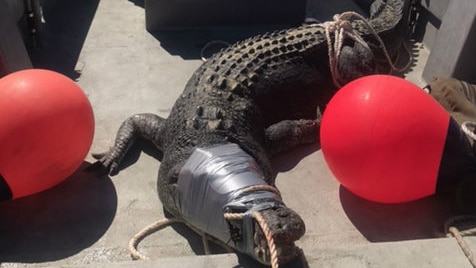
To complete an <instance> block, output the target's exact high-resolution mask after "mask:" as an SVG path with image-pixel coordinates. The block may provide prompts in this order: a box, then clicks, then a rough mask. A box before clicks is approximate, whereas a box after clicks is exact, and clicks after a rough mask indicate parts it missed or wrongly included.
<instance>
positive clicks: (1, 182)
mask: <svg viewBox="0 0 476 268" xmlns="http://www.w3.org/2000/svg"><path fill="white" fill-rule="evenodd" d="M12 197H13V195H12V191H11V190H10V187H9V186H8V184H7V181H6V180H5V178H4V177H3V176H2V174H0V201H6V200H10V199H12Z"/></svg>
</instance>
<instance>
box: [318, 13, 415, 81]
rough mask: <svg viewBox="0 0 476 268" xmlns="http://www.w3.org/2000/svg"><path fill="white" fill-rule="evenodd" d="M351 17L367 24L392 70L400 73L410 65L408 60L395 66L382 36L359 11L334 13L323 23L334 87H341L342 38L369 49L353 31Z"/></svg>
mask: <svg viewBox="0 0 476 268" xmlns="http://www.w3.org/2000/svg"><path fill="white" fill-rule="evenodd" d="M352 17H355V18H357V19H360V20H362V22H363V23H364V24H365V26H367V28H368V29H369V30H370V32H371V34H372V35H373V36H374V37H375V39H377V42H378V43H379V45H380V47H381V48H382V50H383V53H384V55H385V58H386V59H387V61H388V63H389V65H390V68H391V70H392V71H395V72H399V73H400V72H403V71H404V70H406V69H407V68H408V67H409V66H410V64H411V63H412V61H411V60H409V61H408V63H407V64H406V65H405V66H404V67H402V68H398V67H396V66H395V63H394V62H393V61H392V59H391V57H390V55H389V54H388V51H387V48H386V47H385V43H384V42H383V40H382V38H380V36H379V35H378V33H377V32H376V31H375V29H374V28H373V27H372V25H370V23H369V22H368V20H367V19H366V18H364V17H363V16H362V15H360V14H359V13H356V12H353V11H348V12H344V13H341V14H337V15H334V17H333V19H334V20H333V21H328V22H324V23H323V26H324V29H325V32H326V39H327V50H328V56H329V65H330V69H331V75H332V81H333V82H334V85H335V86H336V87H338V88H341V87H342V85H341V81H340V80H341V76H340V73H339V68H338V62H339V58H340V51H341V49H342V46H343V44H344V39H345V38H346V37H349V38H350V39H352V40H354V41H355V42H357V43H359V44H361V45H362V46H364V47H365V48H367V49H369V50H370V48H369V46H368V44H367V43H366V42H365V40H364V39H363V38H362V37H361V36H360V35H359V34H358V33H357V31H355V29H353V27H352V24H351V22H350V19H352ZM331 32H333V33H334V44H332V38H331ZM408 54H409V55H410V57H411V53H410V52H408Z"/></svg>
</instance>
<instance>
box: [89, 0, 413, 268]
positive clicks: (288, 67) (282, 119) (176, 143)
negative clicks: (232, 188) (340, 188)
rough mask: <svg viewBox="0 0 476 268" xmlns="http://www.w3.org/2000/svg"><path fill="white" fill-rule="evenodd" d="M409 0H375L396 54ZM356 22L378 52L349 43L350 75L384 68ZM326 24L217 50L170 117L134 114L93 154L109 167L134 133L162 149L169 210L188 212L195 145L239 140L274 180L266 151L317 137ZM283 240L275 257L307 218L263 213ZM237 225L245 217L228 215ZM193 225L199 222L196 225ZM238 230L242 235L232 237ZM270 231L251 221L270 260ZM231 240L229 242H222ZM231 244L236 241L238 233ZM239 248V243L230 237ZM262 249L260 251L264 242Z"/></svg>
mask: <svg viewBox="0 0 476 268" xmlns="http://www.w3.org/2000/svg"><path fill="white" fill-rule="evenodd" d="M407 4H408V1H406V2H405V3H404V1H397V0H391V1H388V5H386V4H382V3H381V1H376V3H374V4H373V5H372V10H373V11H371V20H370V24H371V25H372V26H373V27H374V28H375V29H376V31H377V32H378V33H379V34H380V35H381V36H382V38H383V40H384V42H385V43H386V45H387V46H388V50H389V53H390V55H391V56H395V55H396V53H397V50H398V49H399V48H400V45H401V42H402V40H403V38H404V35H405V32H406V25H405V20H406V19H405V18H406V13H405V12H403V11H402V10H404V9H405V7H406V6H407ZM353 26H354V28H355V29H356V30H358V31H359V32H360V34H361V35H362V36H363V38H364V39H365V40H366V41H367V42H368V43H369V44H370V47H371V48H372V49H373V53H369V52H368V51H364V50H362V48H361V47H360V45H358V44H353V42H349V41H346V42H345V43H344V47H343V49H342V56H341V59H340V61H339V66H340V70H341V72H342V73H343V74H344V75H343V78H344V80H345V81H350V80H353V79H355V78H358V77H360V76H363V75H367V74H371V73H376V72H379V70H382V69H386V71H388V65H385V64H384V65H382V64H380V63H381V58H382V54H381V50H380V49H378V46H379V45H378V44H377V43H376V40H375V38H374V37H373V36H372V35H371V34H369V32H368V29H367V28H366V27H364V25H363V23H362V22H361V21H354V22H353ZM328 62H329V60H328V56H327V43H326V38H325V30H324V27H323V25H322V24H311V25H303V26H300V27H297V28H293V29H288V30H284V31H280V32H275V33H268V34H265V35H260V36H256V37H253V38H250V39H248V40H245V41H242V42H238V43H236V44H234V45H232V46H230V47H228V48H227V49H225V50H223V51H221V52H219V53H217V54H215V55H213V56H212V57H211V58H210V59H209V60H208V61H207V62H205V63H204V64H203V65H202V66H201V67H199V68H198V70H197V71H196V72H195V73H194V75H193V76H192V77H191V79H190V80H189V82H188V83H187V85H186V87H185V90H184V92H183V93H182V95H181V96H180V97H179V98H178V99H177V101H176V103H175V105H174V106H173V108H172V111H171V113H170V115H169V117H168V118H167V119H163V118H161V117H158V116H156V115H153V114H137V115H134V116H132V117H130V118H129V119H127V120H126V121H125V122H124V123H123V125H122V126H121V128H120V129H119V131H118V134H117V138H116V142H115V145H114V147H113V148H112V149H111V150H110V151H109V152H107V153H105V154H103V155H99V156H97V158H98V159H99V162H98V164H96V166H98V165H100V166H103V167H104V168H106V169H107V170H108V171H109V172H110V174H111V175H113V174H115V173H117V172H118V165H119V163H120V161H121V159H122V158H123V156H124V155H125V153H126V152H127V149H128V148H129V147H130V146H131V144H132V143H133V142H134V140H135V138H136V137H138V136H142V137H145V138H147V139H149V140H151V141H152V142H154V144H155V145H156V146H157V148H158V149H159V150H160V151H162V153H163V159H162V162H161V166H160V171H159V178H158V182H157V185H158V193H159V197H160V199H161V201H162V204H163V206H164V208H165V209H166V210H167V211H168V212H170V213H171V214H172V215H173V216H174V217H177V218H179V219H181V218H182V216H181V213H180V210H179V208H178V207H177V205H176V202H175V198H176V184H177V180H178V173H179V171H180V169H181V167H182V166H183V165H184V163H185V162H186V161H187V159H188V158H189V156H190V155H191V153H192V152H193V151H194V149H195V148H197V147H208V146H211V145H217V144H225V143H230V142H231V143H236V144H238V145H239V146H240V147H241V148H242V149H243V150H244V151H245V152H246V153H248V154H249V155H251V156H252V157H253V158H254V159H255V160H256V161H257V163H258V165H259V168H260V169H261V172H262V173H263V174H264V179H265V180H266V182H267V183H268V184H270V185H274V180H275V177H274V175H273V172H272V167H271V164H270V160H269V159H270V157H271V156H272V155H273V154H275V153H279V152H282V151H286V150H289V149H292V148H293V147H295V146H297V145H299V144H305V143H312V142H316V141H317V138H318V131H319V122H320V116H319V113H317V116H316V111H319V109H321V108H324V107H325V104H326V103H327V101H328V100H329V99H330V97H331V96H332V95H333V94H334V92H335V90H336V88H335V86H334V85H333V83H332V79H331V77H330V72H329V65H328ZM262 213H263V217H264V219H265V221H266V222H267V224H268V226H269V228H270V231H271V234H272V235H273V238H274V241H275V243H276V244H277V246H278V248H280V253H279V263H280V264H283V263H286V262H288V261H289V260H291V259H293V258H294V257H295V256H296V255H297V250H296V248H295V246H294V241H296V240H298V239H299V238H300V237H301V236H302V235H303V234H304V232H305V226H304V222H303V220H302V219H301V218H300V217H299V215H297V214H296V213H295V212H294V211H292V210H291V209H289V208H287V207H284V208H279V209H268V210H265V211H262ZM230 224H232V225H236V226H238V227H237V228H238V232H237V233H238V234H239V228H240V227H239V224H236V223H233V222H231V223H230ZM191 227H192V228H194V226H191ZM234 237H236V234H235V236H234ZM263 241H265V239H264V235H263V233H262V230H261V229H260V228H258V227H257V228H255V247H256V253H255V254H251V255H252V257H253V258H255V259H257V260H259V261H261V262H265V263H268V262H269V253H268V252H267V251H268V250H267V245H266V243H265V242H263ZM223 242H225V243H227V242H229V241H223ZM233 242H235V244H236V243H239V238H238V239H235V240H234V241H233ZM229 245H230V246H234V244H233V243H229ZM263 248H264V250H263Z"/></svg>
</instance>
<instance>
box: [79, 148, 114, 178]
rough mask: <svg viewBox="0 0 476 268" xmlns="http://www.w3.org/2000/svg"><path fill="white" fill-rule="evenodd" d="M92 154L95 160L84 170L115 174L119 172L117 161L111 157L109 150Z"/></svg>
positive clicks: (101, 173)
mask: <svg viewBox="0 0 476 268" xmlns="http://www.w3.org/2000/svg"><path fill="white" fill-rule="evenodd" d="M92 156H93V157H94V158H95V159H97V161H96V162H94V163H93V164H91V165H90V166H88V167H87V168H86V171H90V172H96V173H98V174H99V175H106V174H107V175H109V176H115V175H117V174H118V173H119V162H118V161H117V159H116V158H114V157H111V154H110V153H109V152H106V153H93V154H92Z"/></svg>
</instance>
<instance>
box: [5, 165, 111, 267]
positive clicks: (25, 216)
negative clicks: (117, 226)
mask: <svg viewBox="0 0 476 268" xmlns="http://www.w3.org/2000/svg"><path fill="white" fill-rule="evenodd" d="M88 165H89V164H88V163H86V162H84V163H83V165H82V166H81V167H80V168H79V169H78V170H77V171H76V172H75V173H74V174H73V175H72V176H70V177H69V178H67V179H66V180H65V181H64V182H62V183H60V184H59V185H57V186H56V187H53V188H51V189H49V190H47V191H44V192H41V193H38V194H35V195H32V196H28V197H24V198H20V199H16V200H11V201H6V202H1V203H0V260H1V261H2V262H19V263H41V262H50V261H56V260H60V259H63V258H66V257H69V256H72V255H74V254H76V253H78V252H80V251H82V250H84V249H86V248H88V247H90V246H91V245H93V244H94V243H95V242H97V241H98V240H99V238H101V237H102V236H103V234H104V233H105V232H106V231H107V229H108V228H109V226H110V225H111V223H112V220H113V218H114V216H115V214H116V210H117V195H116V191H115V188H114V185H113V183H112V181H111V180H110V179H109V178H107V177H104V178H101V177H97V176H96V175H95V174H94V173H87V172H85V171H84V170H83V169H84V168H85V167H86V166H88Z"/></svg>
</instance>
